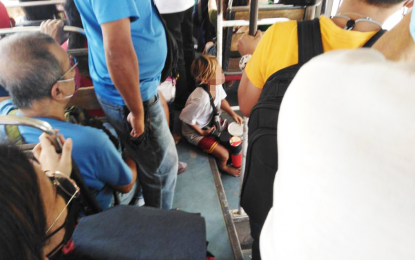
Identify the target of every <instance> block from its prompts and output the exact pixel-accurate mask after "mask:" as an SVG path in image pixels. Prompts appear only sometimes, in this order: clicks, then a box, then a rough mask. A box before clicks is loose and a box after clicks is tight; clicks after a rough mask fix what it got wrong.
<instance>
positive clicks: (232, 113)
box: [220, 99, 243, 124]
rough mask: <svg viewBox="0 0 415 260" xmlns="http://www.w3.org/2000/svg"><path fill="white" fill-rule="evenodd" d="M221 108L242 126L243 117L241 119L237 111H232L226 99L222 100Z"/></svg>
mask: <svg viewBox="0 0 415 260" xmlns="http://www.w3.org/2000/svg"><path fill="white" fill-rule="evenodd" d="M220 108H221V109H223V111H225V112H226V113H228V115H230V116H231V117H232V119H233V120H234V121H235V122H236V123H238V124H242V122H243V119H242V117H240V116H239V115H238V114H237V113H236V112H235V111H233V110H232V108H231V106H230V105H229V102H228V101H227V100H226V99H222V102H221V104H220Z"/></svg>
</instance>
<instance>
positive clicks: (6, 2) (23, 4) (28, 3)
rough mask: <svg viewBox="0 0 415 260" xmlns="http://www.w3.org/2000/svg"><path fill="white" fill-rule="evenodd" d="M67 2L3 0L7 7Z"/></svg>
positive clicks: (64, 0) (61, 0)
mask: <svg viewBox="0 0 415 260" xmlns="http://www.w3.org/2000/svg"><path fill="white" fill-rule="evenodd" d="M65 2H66V0H50V1H32V2H19V1H2V3H3V4H4V6H5V7H6V8H12V7H30V6H43V5H57V4H65Z"/></svg>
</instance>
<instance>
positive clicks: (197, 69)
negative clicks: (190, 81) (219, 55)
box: [191, 55, 225, 85]
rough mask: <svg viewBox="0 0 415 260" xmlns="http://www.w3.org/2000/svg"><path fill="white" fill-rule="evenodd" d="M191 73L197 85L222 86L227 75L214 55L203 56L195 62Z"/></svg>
mask: <svg viewBox="0 0 415 260" xmlns="http://www.w3.org/2000/svg"><path fill="white" fill-rule="evenodd" d="M191 72H192V75H193V77H194V78H195V79H196V82H197V83H199V84H200V83H201V84H208V85H221V84H223V83H224V82H225V75H224V74H223V70H222V67H221V66H220V64H219V62H218V60H217V59H216V57H215V56H212V55H202V56H200V57H199V58H196V59H195V60H194V61H193V64H192V67H191Z"/></svg>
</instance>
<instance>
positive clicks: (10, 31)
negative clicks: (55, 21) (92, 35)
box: [0, 25, 85, 35]
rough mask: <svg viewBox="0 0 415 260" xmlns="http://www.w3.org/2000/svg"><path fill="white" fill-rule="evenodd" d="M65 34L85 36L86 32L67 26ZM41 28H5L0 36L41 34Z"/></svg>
mask: <svg viewBox="0 0 415 260" xmlns="http://www.w3.org/2000/svg"><path fill="white" fill-rule="evenodd" d="M63 30H64V31H65V32H75V33H80V34H83V35H85V30H84V29H82V28H79V27H75V26H69V25H65V26H64V27H63ZM39 31H40V26H23V27H13V28H4V29H0V35H6V34H13V33H22V32H39Z"/></svg>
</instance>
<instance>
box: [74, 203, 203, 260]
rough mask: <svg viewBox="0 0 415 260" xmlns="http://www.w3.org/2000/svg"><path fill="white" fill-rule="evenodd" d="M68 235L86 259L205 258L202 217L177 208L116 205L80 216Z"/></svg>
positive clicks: (164, 259) (151, 259) (149, 259)
mask: <svg viewBox="0 0 415 260" xmlns="http://www.w3.org/2000/svg"><path fill="white" fill-rule="evenodd" d="M72 238H73V242H74V245H75V251H74V253H75V255H79V256H85V258H88V259H97V260H98V259H99V260H106V259H111V260H118V259H120V260H121V259H123V260H124V259H125V260H129V259H135V260H140V259H145V260H158V259H159V260H166V259H177V260H179V259H180V260H185V259H191V260H198V259H201V260H202V259H205V258H206V228H205V221H204V218H203V217H201V216H200V214H192V213H186V212H183V211H178V210H161V209H155V208H148V207H135V206H116V207H114V208H112V209H109V210H106V211H104V212H102V213H99V214H95V215H92V216H88V217H84V218H82V219H81V221H80V223H79V225H78V227H77V228H76V230H75V232H74V234H73V237H72Z"/></svg>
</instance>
